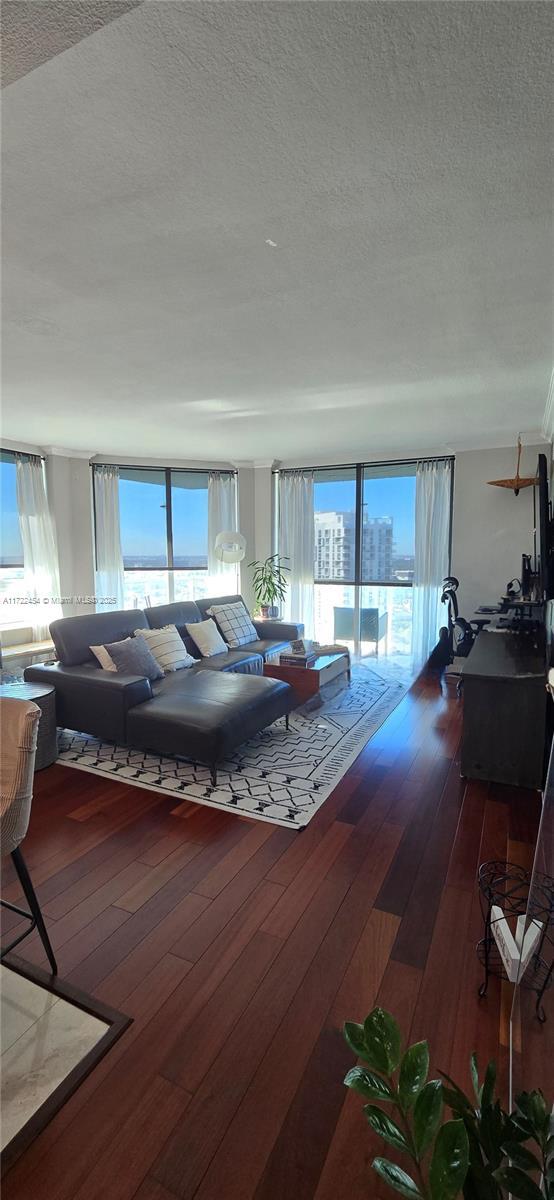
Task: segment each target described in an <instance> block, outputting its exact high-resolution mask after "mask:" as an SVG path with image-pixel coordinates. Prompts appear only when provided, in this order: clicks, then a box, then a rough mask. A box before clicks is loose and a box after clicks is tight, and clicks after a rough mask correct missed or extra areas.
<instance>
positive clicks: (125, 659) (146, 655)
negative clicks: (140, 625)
mask: <svg viewBox="0 0 554 1200" xmlns="http://www.w3.org/2000/svg"><path fill="white" fill-rule="evenodd" d="M104 648H105V649H106V650H107V651H108V654H109V655H110V658H111V659H112V661H113V662H114V663H115V665H116V668H117V670H118V671H119V672H120V674H122V675H145V676H146V678H147V679H150V680H152V679H163V677H164V673H163V671H162V668H161V667H160V664H159V663H158V662H156V659H155V658H154V655H153V654H152V651H151V649H150V647H149V646H147V645H146V642H145V640H144V638H126V639H125V641H124V642H110V643H109V644H108V645H107V646H105V647H104Z"/></svg>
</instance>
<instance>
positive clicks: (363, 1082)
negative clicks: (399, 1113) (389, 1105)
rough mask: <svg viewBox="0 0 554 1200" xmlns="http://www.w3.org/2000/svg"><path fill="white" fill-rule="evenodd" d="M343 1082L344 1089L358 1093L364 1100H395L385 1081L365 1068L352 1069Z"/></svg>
mask: <svg viewBox="0 0 554 1200" xmlns="http://www.w3.org/2000/svg"><path fill="white" fill-rule="evenodd" d="M344 1082H345V1084H346V1087H349V1088H352V1090H353V1091H354V1092H359V1093H360V1096H364V1097H365V1099H366V1100H388V1101H389V1102H390V1101H394V1100H395V1094H394V1092H393V1090H392V1088H391V1087H389V1084H388V1083H387V1081H386V1079H381V1076H380V1075H376V1074H375V1072H374V1071H368V1069H367V1067H352V1070H351V1071H349V1072H348V1074H347V1075H346V1076H345V1079H344Z"/></svg>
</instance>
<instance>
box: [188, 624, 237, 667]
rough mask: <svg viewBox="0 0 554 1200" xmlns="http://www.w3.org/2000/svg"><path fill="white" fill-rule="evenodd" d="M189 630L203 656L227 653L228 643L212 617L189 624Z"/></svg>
mask: <svg viewBox="0 0 554 1200" xmlns="http://www.w3.org/2000/svg"><path fill="white" fill-rule="evenodd" d="M187 632H188V634H189V636H190V637H191V638H192V640H193V642H194V643H195V645H196V646H198V649H199V651H200V653H201V655H202V658H211V656H212V655H213V654H225V653H226V651H227V643H226V642H224V641H223V638H222V636H221V634H220V632H219V629H218V628H217V625H216V623H215V621H213V620H212V618H211V617H209V618H208V620H207V621H196V622H195V623H194V624H193V625H187Z"/></svg>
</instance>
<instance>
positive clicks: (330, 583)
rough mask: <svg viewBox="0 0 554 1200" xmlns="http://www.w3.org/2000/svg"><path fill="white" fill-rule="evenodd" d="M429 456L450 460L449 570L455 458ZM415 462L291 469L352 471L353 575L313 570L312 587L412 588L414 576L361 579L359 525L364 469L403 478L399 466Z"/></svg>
mask: <svg viewBox="0 0 554 1200" xmlns="http://www.w3.org/2000/svg"><path fill="white" fill-rule="evenodd" d="M431 457H432V460H433V462H450V463H451V464H452V471H451V480H450V518H449V532H448V570H449V571H450V570H451V558H452V514H453V503H454V464H455V459H454V455H453V454H438V455H432V456H431ZM418 461H419V460H418V459H417V458H402V459H388V460H387V461H386V462H360V463H332V464H329V463H327V464H325V465H323V466H317V467H300V468H298V467H295V468H291V469H294V470H306V471H312V472H313V474H314V477H315V475H316V473H319V472H321V473H322V474H323V472H324V471H330V472H331V471H355V486H356V501H355V523H354V578H352V579H346V578H345V577H342V578H341V579H336V578H334V579H316V578H315V570H314V586H315V587H354V588H363V587H365V588H369V587H382V588H385V587H387V588H390V587H395V588H412V587H413V579H409V580H408V579H402V580H401V579H363V578H362V561H363V528H362V524H363V503H364V497H363V489H364V472H365V470H366V468H371V469H372V470H374V471H375V472H378V471H379V468H382V469H383V477H384V478H386V476H387V470H386V468H387V467H393V468H395V470H394V475H396V476H397V477H399V478H402V474H401V472H400V471H398V468H399V467H403V466H404V467H416V468H417V463H418ZM407 473H408V472H407ZM274 474H275V475H276V476H277V477H278V476H279V475H280V474H282V475H286V474H287V468H286V467H285V468H283V469H282V470H281V471H279V470H276V471H275V472H274ZM314 482H315V478H314ZM320 482H323V481H320ZM315 512H316V509H315V505H314V516H315ZM314 567H315V540H314Z"/></svg>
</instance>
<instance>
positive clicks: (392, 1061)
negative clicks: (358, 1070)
mask: <svg viewBox="0 0 554 1200" xmlns="http://www.w3.org/2000/svg"><path fill="white" fill-rule="evenodd" d="M364 1041H365V1046H366V1061H367V1062H368V1063H369V1065H370V1066H371V1067H374V1069H375V1070H376V1071H380V1072H381V1074H382V1075H392V1073H393V1071H396V1068H397V1066H398V1063H399V1062H400V1048H401V1037H400V1029H399V1028H398V1025H397V1023H396V1021H395V1019H394V1017H391V1015H390V1013H388V1012H385V1010H384V1008H374V1009H373V1010H372V1012H370V1014H369V1016H368V1017H366V1019H365V1021H364Z"/></svg>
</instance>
